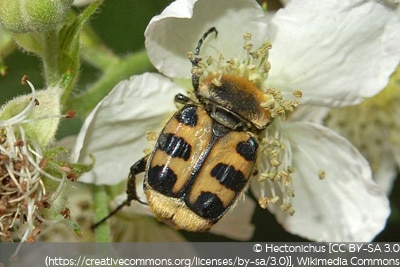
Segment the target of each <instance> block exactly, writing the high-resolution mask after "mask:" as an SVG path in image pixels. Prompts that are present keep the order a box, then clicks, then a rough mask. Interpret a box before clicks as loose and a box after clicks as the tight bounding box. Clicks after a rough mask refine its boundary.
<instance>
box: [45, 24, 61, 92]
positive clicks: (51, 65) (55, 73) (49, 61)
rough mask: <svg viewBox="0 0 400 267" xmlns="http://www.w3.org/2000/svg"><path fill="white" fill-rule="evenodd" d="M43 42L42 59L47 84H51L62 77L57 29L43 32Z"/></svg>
mask: <svg viewBox="0 0 400 267" xmlns="http://www.w3.org/2000/svg"><path fill="white" fill-rule="evenodd" d="M40 37H41V39H42V44H43V51H45V52H43V54H42V55H41V56H42V60H43V65H44V75H45V78H46V84H47V85H50V84H51V83H55V82H57V81H58V79H60V72H59V68H58V67H59V62H58V60H59V56H58V55H59V46H58V43H57V41H58V33H57V31H56V29H53V30H49V31H47V32H45V33H43V34H41V36H40Z"/></svg>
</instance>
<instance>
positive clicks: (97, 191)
mask: <svg viewBox="0 0 400 267" xmlns="http://www.w3.org/2000/svg"><path fill="white" fill-rule="evenodd" d="M108 199H109V198H108V194H107V192H106V190H105V188H104V186H93V200H94V210H95V214H96V216H95V221H96V222H98V221H100V220H101V219H103V218H104V217H106V216H107V214H108V202H109V201H107V200H108ZM95 230H96V233H95V239H96V242H111V233H110V228H109V224H108V223H103V224H100V225H99V226H98V227H97V228H96V229H95Z"/></svg>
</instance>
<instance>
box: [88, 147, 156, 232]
mask: <svg viewBox="0 0 400 267" xmlns="http://www.w3.org/2000/svg"><path fill="white" fill-rule="evenodd" d="M148 158H149V155H147V156H145V157H144V158H142V159H140V160H139V161H137V162H136V163H135V164H133V165H132V167H131V169H130V172H129V178H128V183H127V189H126V194H127V195H128V197H127V198H126V200H125V201H124V202H122V203H121V204H119V205H118V206H117V207H116V208H115V209H114V210H113V211H111V212H110V213H109V214H108V215H107V216H106V217H104V218H103V219H101V220H100V221H98V222H97V223H95V224H93V225H92V226H91V227H90V228H91V229H92V230H93V229H95V228H97V227H98V226H99V225H100V224H102V223H104V222H105V221H106V220H108V219H109V218H110V217H112V216H113V215H114V214H116V213H117V212H118V211H119V210H121V209H122V208H123V207H125V206H130V204H131V201H132V200H136V201H138V202H140V203H142V204H147V203H145V202H143V201H141V200H140V199H139V198H138V196H137V193H136V174H139V173H142V172H144V171H145V170H146V163H147V159H148Z"/></svg>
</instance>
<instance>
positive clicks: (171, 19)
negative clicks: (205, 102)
mask: <svg viewBox="0 0 400 267" xmlns="http://www.w3.org/2000/svg"><path fill="white" fill-rule="evenodd" d="M211 27H216V28H217V30H218V36H217V37H216V38H215V37H214V36H212V37H210V38H209V39H208V40H207V41H206V42H205V45H203V47H202V49H201V52H200V54H203V55H209V54H211V55H216V53H217V52H220V53H222V54H223V55H224V56H225V58H230V57H233V56H236V57H238V56H239V55H241V53H243V49H242V46H243V34H244V33H251V34H253V39H252V40H253V43H254V45H260V44H261V42H262V41H264V39H265V37H266V35H267V21H266V17H265V16H264V13H263V11H262V9H261V8H260V6H259V5H258V4H257V2H256V1H253V0H212V1H210V0H199V1H195V0H177V1H175V2H173V3H172V4H171V5H170V6H168V7H167V8H166V9H165V10H164V11H163V12H162V13H161V14H160V15H158V16H155V17H153V19H152V20H151V21H150V23H149V25H148V26H147V29H146V31H145V37H146V42H145V44H146V49H147V53H148V55H149V58H150V60H151V61H152V62H153V64H154V66H156V68H157V69H158V70H159V71H160V72H162V73H164V74H165V75H167V76H169V77H178V78H181V77H190V75H191V72H190V70H191V64H190V62H189V60H188V59H187V58H186V55H187V53H188V52H190V51H194V49H195V47H196V45H197V42H198V41H199V39H200V38H201V37H202V35H203V34H204V33H205V32H206V31H207V30H208V29H209V28H211Z"/></svg>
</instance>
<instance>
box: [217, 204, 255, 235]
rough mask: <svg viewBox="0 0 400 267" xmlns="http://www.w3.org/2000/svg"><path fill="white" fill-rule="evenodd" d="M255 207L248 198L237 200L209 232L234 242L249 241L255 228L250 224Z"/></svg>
mask: <svg viewBox="0 0 400 267" xmlns="http://www.w3.org/2000/svg"><path fill="white" fill-rule="evenodd" d="M255 205H256V203H255V202H254V201H253V200H252V199H251V198H250V197H246V199H245V200H244V201H243V200H241V199H239V200H238V201H237V203H236V206H235V207H234V208H233V209H232V210H230V211H229V212H228V213H227V214H226V215H225V216H224V217H222V219H221V221H219V222H218V223H217V224H216V225H214V226H213V227H212V228H211V230H210V232H211V233H213V234H217V235H223V236H226V237H229V238H232V239H236V240H241V241H247V240H249V239H250V238H251V237H252V236H253V233H254V228H255V226H254V225H253V224H252V223H251V220H252V218H253V214H254V208H255Z"/></svg>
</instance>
